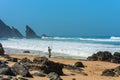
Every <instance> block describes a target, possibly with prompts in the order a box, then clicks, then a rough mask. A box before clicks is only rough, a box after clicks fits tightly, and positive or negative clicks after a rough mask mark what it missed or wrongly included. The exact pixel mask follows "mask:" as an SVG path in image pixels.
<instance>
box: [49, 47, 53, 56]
mask: <svg viewBox="0 0 120 80" xmlns="http://www.w3.org/2000/svg"><path fill="white" fill-rule="evenodd" d="M51 51H52V49H51V48H50V47H48V53H49V55H48V57H49V58H51Z"/></svg>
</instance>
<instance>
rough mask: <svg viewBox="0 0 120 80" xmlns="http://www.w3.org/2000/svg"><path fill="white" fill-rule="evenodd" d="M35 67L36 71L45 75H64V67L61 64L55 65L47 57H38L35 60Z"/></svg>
mask: <svg viewBox="0 0 120 80" xmlns="http://www.w3.org/2000/svg"><path fill="white" fill-rule="evenodd" d="M33 63H36V65H33V66H34V68H35V69H36V70H39V71H41V72H43V73H46V74H49V73H50V72H55V73H57V74H59V75H63V71H62V69H63V67H64V65H63V64H61V63H55V62H53V61H50V60H48V59H47V58H46V57H36V58H34V60H33Z"/></svg>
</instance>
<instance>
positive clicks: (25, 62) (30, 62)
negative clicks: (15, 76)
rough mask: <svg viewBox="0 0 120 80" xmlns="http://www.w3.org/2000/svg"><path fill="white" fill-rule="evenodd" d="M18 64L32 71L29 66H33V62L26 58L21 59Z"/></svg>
mask: <svg viewBox="0 0 120 80" xmlns="http://www.w3.org/2000/svg"><path fill="white" fill-rule="evenodd" d="M19 63H21V64H24V66H25V67H26V68H27V69H32V67H31V64H33V62H32V61H31V60H30V59H28V58H26V57H25V58H22V59H21V60H20V61H19Z"/></svg>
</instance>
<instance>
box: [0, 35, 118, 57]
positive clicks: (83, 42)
mask: <svg viewBox="0 0 120 80" xmlns="http://www.w3.org/2000/svg"><path fill="white" fill-rule="evenodd" d="M0 42H1V43H2V44H3V47H4V48H5V50H6V53H10V52H11V53H16V52H19V53H22V52H23V51H24V50H30V51H31V53H32V54H41V55H47V52H48V50H47V49H48V46H50V47H51V49H52V56H57V57H58V56H59V57H70V58H86V57H88V56H90V55H92V54H93V53H96V52H97V51H110V52H111V53H114V52H120V37H114V36H113V37H109V38H82V37H71V38H68V37H67V38H66V37H42V39H15V38H9V39H0Z"/></svg>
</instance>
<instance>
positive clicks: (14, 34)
mask: <svg viewBox="0 0 120 80" xmlns="http://www.w3.org/2000/svg"><path fill="white" fill-rule="evenodd" d="M12 35H13V37H15V38H23V35H22V34H21V33H20V32H19V31H18V30H17V29H16V28H14V27H12Z"/></svg>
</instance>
